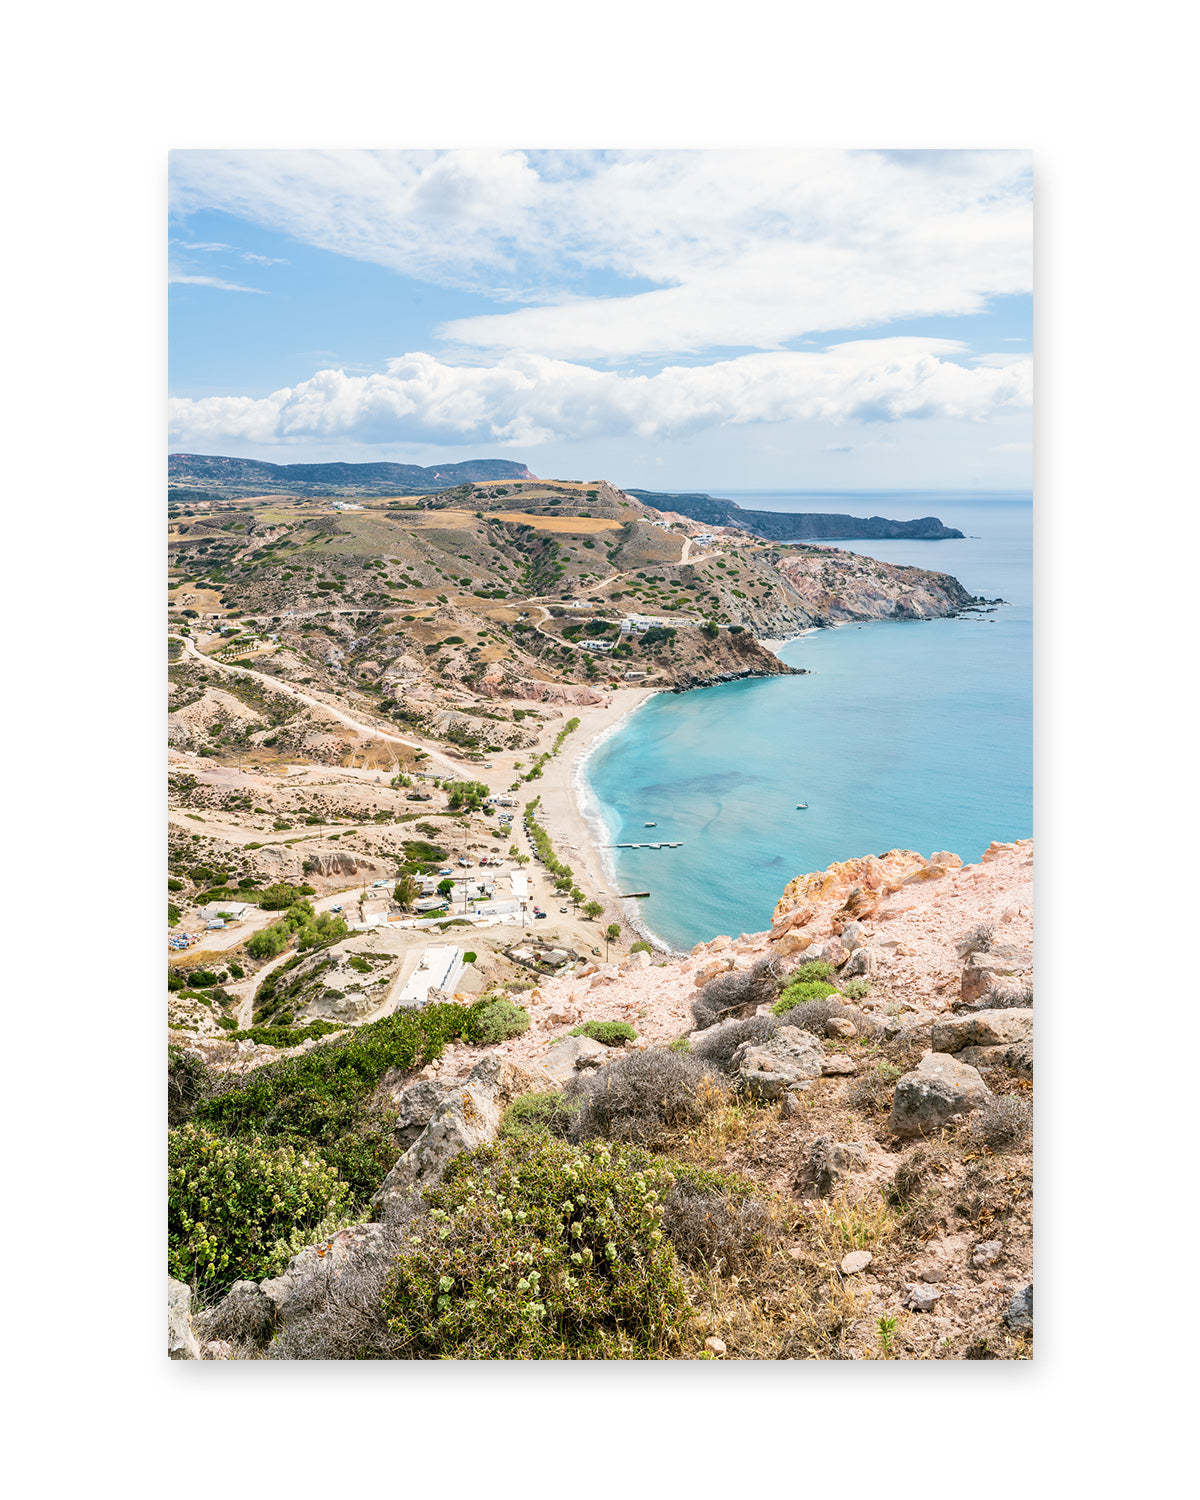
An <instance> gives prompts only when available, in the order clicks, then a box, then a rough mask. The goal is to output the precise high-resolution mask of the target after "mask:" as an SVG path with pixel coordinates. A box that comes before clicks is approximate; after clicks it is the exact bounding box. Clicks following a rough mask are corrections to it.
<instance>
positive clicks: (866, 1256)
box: [842, 1250, 873, 1276]
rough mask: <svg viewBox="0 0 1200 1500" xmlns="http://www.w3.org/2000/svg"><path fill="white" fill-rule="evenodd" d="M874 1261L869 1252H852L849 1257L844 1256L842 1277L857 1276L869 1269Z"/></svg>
mask: <svg viewBox="0 0 1200 1500" xmlns="http://www.w3.org/2000/svg"><path fill="white" fill-rule="evenodd" d="M872 1259H873V1257H872V1255H871V1252H870V1251H869V1250H851V1252H850V1253H849V1255H843V1256H842V1275H843V1276H857V1275H858V1273H859V1272H860V1271H865V1270H866V1269H867V1267H868V1266H869V1265H870V1264H871V1261H872Z"/></svg>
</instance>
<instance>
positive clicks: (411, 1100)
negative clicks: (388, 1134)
mask: <svg viewBox="0 0 1200 1500" xmlns="http://www.w3.org/2000/svg"><path fill="white" fill-rule="evenodd" d="M448 1087H449V1085H447V1084H444V1083H438V1082H436V1081H435V1080H434V1079H432V1078H425V1079H421V1080H420V1081H419V1082H417V1083H411V1084H409V1086H408V1088H406V1089H405V1090H404V1092H403V1093H402V1094H401V1095H400V1097H399V1099H397V1101H396V1104H397V1109H396V1124H395V1126H394V1127H393V1129H394V1133H395V1136H396V1140H397V1141H398V1142H399V1145H400V1149H401V1151H407V1150H408V1148H409V1147H410V1146H411V1145H412V1143H413V1142H414V1141H415V1140H416V1139H417V1137H418V1136H419V1135H420V1134H421V1132H422V1131H423V1130H424V1129H425V1127H426V1126H427V1125H428V1124H429V1122H430V1120H432V1119H433V1115H434V1111H435V1110H436V1109H437V1107H438V1105H439V1104H440V1103H441V1102H442V1099H443V1098H444V1097H445V1095H446V1092H447V1089H448Z"/></svg>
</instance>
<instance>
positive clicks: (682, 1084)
mask: <svg viewBox="0 0 1200 1500" xmlns="http://www.w3.org/2000/svg"><path fill="white" fill-rule="evenodd" d="M564 1093H565V1095H566V1098H567V1102H568V1103H570V1104H577V1105H578V1107H579V1113H578V1114H577V1115H576V1117H575V1120H574V1123H573V1124H572V1126H571V1139H572V1140H573V1141H588V1140H592V1139H594V1138H596V1137H598V1136H602V1137H605V1138H607V1139H610V1140H619V1141H637V1142H650V1141H656V1140H658V1139H659V1138H660V1137H661V1135H662V1132H663V1129H664V1128H682V1127H686V1126H689V1125H695V1124H698V1123H699V1121H701V1120H702V1119H703V1118H704V1117H705V1115H707V1114H709V1113H710V1112H711V1111H712V1110H713V1109H716V1108H718V1107H719V1106H721V1105H723V1104H724V1103H725V1102H726V1100H727V1099H728V1089H727V1087H726V1085H725V1084H724V1083H722V1082H721V1081H720V1080H719V1079H718V1078H717V1076H716V1074H714V1073H713V1072H712V1071H711V1069H709V1068H708V1067H707V1066H706V1065H705V1064H704V1063H702V1062H700V1061H698V1060H697V1059H695V1058H693V1057H689V1056H688V1055H687V1054H685V1053H680V1052H634V1053H632V1054H630V1055H629V1056H628V1057H621V1058H618V1059H614V1061H612V1062H610V1063H606V1064H605V1066H604V1067H603V1068H600V1069H598V1070H597V1071H596V1072H595V1073H593V1074H592V1075H591V1077H583V1076H582V1075H578V1074H577V1075H576V1077H575V1078H573V1079H572V1080H571V1081H570V1082H569V1083H568V1084H567V1087H566V1089H565V1090H564Z"/></svg>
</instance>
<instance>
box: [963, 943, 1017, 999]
mask: <svg viewBox="0 0 1200 1500" xmlns="http://www.w3.org/2000/svg"><path fill="white" fill-rule="evenodd" d="M1031 968H1032V964H1031V961H1030V960H1029V959H1028V957H1027V956H1025V955H1019V956H1017V957H1015V958H1005V957H1002V956H1001V955H1000V954H997V953H972V954H971V955H970V957H969V958H968V959H967V961H966V963H965V964H963V971H962V983H961V985H960V989H959V998H958V1004H959V1005H961V1006H970V1007H971V1008H973V1009H975V1010H983V1009H987V1008H989V1007H999V1006H1004V1007H1005V1008H1007V1007H1009V1006H1013V1005H1028V1004H1030V1003H1031V999H1022V998H1021V997H1022V996H1023V995H1024V993H1025V991H1026V989H1027V988H1028V983H1027V976H1028V974H1029V971H1030V969H1031ZM1003 980H1009V981H1012V982H1010V983H1008V984H1005V983H1002V981H1003ZM993 995H995V996H999V997H1003V998H1001V999H993V998H992V996H993Z"/></svg>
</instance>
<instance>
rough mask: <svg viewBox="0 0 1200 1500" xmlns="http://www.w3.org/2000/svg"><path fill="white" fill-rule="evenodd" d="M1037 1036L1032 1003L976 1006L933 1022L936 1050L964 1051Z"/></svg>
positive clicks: (1005, 1044)
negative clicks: (1009, 1006) (999, 1007)
mask: <svg viewBox="0 0 1200 1500" xmlns="http://www.w3.org/2000/svg"><path fill="white" fill-rule="evenodd" d="M1032 1039H1033V1011H1032V1009H1031V1008H1030V1007H1028V1006H1024V1007H1017V1008H1013V1009H1009V1010H976V1011H971V1012H968V1013H966V1014H964V1015H957V1016H950V1017H947V1018H946V1019H945V1020H943V1021H935V1022H934V1024H933V1039H932V1041H933V1050H934V1051H935V1052H961V1051H962V1050H963V1048H964V1047H1003V1046H1007V1045H1008V1044H1009V1043H1011V1042H1026V1041H1031V1040H1032Z"/></svg>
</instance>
